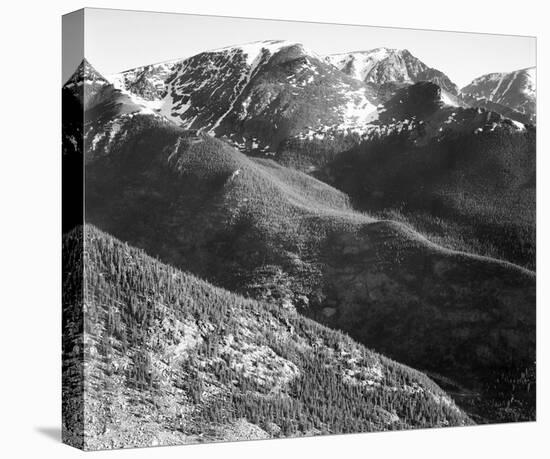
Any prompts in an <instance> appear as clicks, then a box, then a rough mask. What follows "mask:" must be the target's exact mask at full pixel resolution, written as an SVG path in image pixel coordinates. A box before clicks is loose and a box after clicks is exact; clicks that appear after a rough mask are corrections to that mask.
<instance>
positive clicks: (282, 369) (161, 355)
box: [62, 9, 536, 450]
mask: <svg viewBox="0 0 550 459" xmlns="http://www.w3.org/2000/svg"><path fill="white" fill-rule="evenodd" d="M367 19H368V18H365V20H367ZM535 45H536V42H535V38H534V37H519V36H504V35H483V34H467V33H451V32H440V31H427V30H407V29H395V28H380V27H365V26H350V25H345V26H344V25H337V24H318V23H305V22H290V21H287V22H285V21H271V20H259V19H242V18H230V17H213V16H197V15H184V14H166V13H154V12H139V11H120V10H105V9H83V10H79V11H76V12H73V13H70V14H67V15H65V16H64V17H63V82H62V102H63V123H62V124H63V132H62V145H63V152H62V169H63V236H62V238H63V244H62V245H63V441H64V442H66V443H67V444H69V445H72V446H75V447H78V448H81V449H85V450H98V449H111V448H127V447H143V446H157V445H181V444H189V443H199V442H217V441H235V440H250V439H271V438H286V437H297V436H311V435H326V434H343V433H352V432H353V433H356V432H372V431H387V430H400V429H419V428H422V429H424V428H433V427H454V426H473V425H476V424H487V423H502V422H518V421H534V420H535V417H536V395H535V394H536V378H535V373H536V372H535V347H536V333H535V328H536V327H535V324H536V298H535V253H536V252H535V250H536V249H535V216H536V215H535V164H536V140H535V139H536V110H535V108H536V107H535V105H536V92H535V91H536V86H535V84H536V83H535V72H536V68H535V65H536V62H535Z"/></svg>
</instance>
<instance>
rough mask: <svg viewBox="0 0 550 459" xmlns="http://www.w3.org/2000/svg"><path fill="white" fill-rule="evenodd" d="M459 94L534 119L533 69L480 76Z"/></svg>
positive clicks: (534, 92) (534, 80)
mask: <svg viewBox="0 0 550 459" xmlns="http://www.w3.org/2000/svg"><path fill="white" fill-rule="evenodd" d="M461 92H462V94H464V95H465V96H467V97H470V98H473V99H477V100H488V101H490V102H493V103H497V104H500V105H504V106H505V107H509V108H511V109H513V110H515V111H517V112H520V113H523V114H525V115H527V116H529V117H530V118H531V119H532V120H534V119H535V116H536V115H535V112H536V68H535V67H530V68H525V69H520V70H516V71H514V72H502V73H488V74H486V75H482V76H480V77H478V78H475V79H474V80H473V81H472V82H471V83H470V84H469V85H467V86H465V87H464V88H462V90H461Z"/></svg>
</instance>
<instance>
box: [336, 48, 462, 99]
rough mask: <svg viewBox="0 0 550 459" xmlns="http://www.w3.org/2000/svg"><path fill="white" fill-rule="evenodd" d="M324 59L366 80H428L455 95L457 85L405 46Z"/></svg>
mask: <svg viewBox="0 0 550 459" xmlns="http://www.w3.org/2000/svg"><path fill="white" fill-rule="evenodd" d="M326 60H327V62H329V63H331V64H332V65H334V66H335V67H336V68H337V69H339V70H341V71H342V72H344V73H346V74H347V75H350V76H351V77H353V78H356V79H358V80H361V81H365V82H367V83H374V84H379V85H380V84H384V83H416V82H419V81H431V82H433V83H436V84H437V85H439V86H440V87H441V88H442V89H445V90H446V91H448V92H450V93H452V94H457V93H458V88H457V86H456V85H455V84H454V83H453V82H452V81H451V80H450V79H449V77H447V76H446V75H445V74H444V73H443V72H440V71H439V70H436V69H433V68H430V67H428V66H427V65H426V64H424V63H423V62H422V61H421V60H420V59H418V58H416V57H415V56H413V55H412V54H411V53H410V52H409V51H408V50H407V49H393V48H375V49H371V50H366V51H354V52H351V53H343V54H332V55H329V56H327V57H326Z"/></svg>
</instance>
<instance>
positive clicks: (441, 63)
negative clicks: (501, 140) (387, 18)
mask: <svg viewBox="0 0 550 459" xmlns="http://www.w3.org/2000/svg"><path fill="white" fill-rule="evenodd" d="M360 19H361V18H358V20H360ZM368 19H369V18H364V20H365V22H367V21H368ZM84 28H85V40H84V49H85V56H86V58H87V59H88V60H89V61H90V63H91V64H92V65H93V66H94V67H95V68H96V69H97V70H98V71H99V72H101V73H103V74H110V73H116V72H120V71H122V70H126V69H129V68H133V67H138V66H141V65H145V64H151V63H156V62H162V61H166V60H172V59H176V58H184V57H189V56H192V55H194V54H197V53H200V52H201V51H205V50H209V49H215V48H220V47H224V46H228V45H232V44H240V43H247V42H251V41H258V40H267V39H284V40H290V41H297V42H300V43H303V44H304V45H305V46H306V47H308V48H310V49H312V50H313V51H315V52H317V53H319V54H322V55H324V54H333V53H343V52H347V51H357V50H366V49H372V48H378V47H381V46H384V47H390V48H406V49H408V50H409V51H410V52H411V53H412V54H413V55H415V56H416V57H418V58H419V59H420V60H422V61H423V62H424V63H426V64H427V65H429V66H430V67H434V68H436V69H438V70H441V71H442V72H444V73H445V74H447V75H448V76H449V78H451V80H453V81H454V82H455V83H456V84H458V86H459V87H462V86H464V85H466V84H468V83H469V82H470V81H471V80H472V79H473V78H475V77H477V76H480V75H482V74H485V73H490V72H505V71H511V70H517V69H521V68H525V67H531V66H534V65H536V49H535V47H536V44H535V43H536V42H535V39H534V38H533V37H518V36H509V35H488V34H471V33H457V32H434V31H427V30H416V29H396V28H383V27H368V26H349V25H334V24H319V23H305V22H291V21H270V20H256V19H239V18H225V17H216V16H198V15H185V14H168V13H151V12H140V11H122V10H106V9H95V8H87V9H86V10H85V27H84ZM77 60H78V58H75V62H74V63H72V65H71V63H68V65H67V66H64V70H63V78H64V80H66V79H67V78H69V76H70V74H71V73H72V71H73V70H74V68H76V66H77V65H78V63H79V62H77ZM71 69H72V70H71Z"/></svg>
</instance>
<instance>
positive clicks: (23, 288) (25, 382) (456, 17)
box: [0, 0, 550, 459]
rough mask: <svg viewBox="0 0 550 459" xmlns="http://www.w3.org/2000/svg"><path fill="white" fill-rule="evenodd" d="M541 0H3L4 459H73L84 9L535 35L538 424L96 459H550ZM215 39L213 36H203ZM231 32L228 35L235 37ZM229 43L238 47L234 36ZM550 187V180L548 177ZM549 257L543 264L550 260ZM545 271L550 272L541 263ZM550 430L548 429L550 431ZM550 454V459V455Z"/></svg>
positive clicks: (0, 294)
mask: <svg viewBox="0 0 550 459" xmlns="http://www.w3.org/2000/svg"><path fill="white" fill-rule="evenodd" d="M544 4H545V2H542V1H538V2H537V1H526V0H523V1H517V0H516V1H504V0H499V1H482V0H477V1H467V0H455V1H454V2H443V1H441V0H440V1H428V0H426V1H421V0H419V1H410V0H409V1H398V0H392V1H379V2H376V3H374V2H368V1H367V0H361V1H356V2H353V1H351V0H333V1H331V2H327V3H325V4H322V3H321V2H320V0H307V1H302V2H299V1H298V0H276V1H271V2H261V1H259V0H256V1H244V0H242V1H239V0H231V1H227V0H226V1H224V0H205V1H201V2H185V1H174V0H173V1H168V0H155V1H154V2H153V1H152V0H149V1H146V0H132V1H130V0H126V1H123V0H111V1H106V0H95V1H94V2H93V3H90V4H82V3H80V2H79V1H61V0H60V1H53V0H52V1H42V2H39V1H36V2H30V1H23V0H7V1H5V2H3V5H2V11H1V15H0V18H1V22H2V23H1V25H0V33H1V34H2V36H1V40H0V46H1V49H2V55H1V60H0V65H1V69H0V78H1V84H0V116H1V117H2V122H1V125H0V126H1V131H0V132H1V137H0V138H1V142H0V200H1V201H0V212H1V213H0V215H1V220H0V232H1V234H0V269H1V272H0V308H1V309H0V327H1V330H0V340H1V343H0V352H1V356H0V357H1V358H0V385H1V388H0V394H1V398H0V422H1V424H2V425H1V428H0V454H1V455H2V456H3V457H6V458H16V457H29V458H33V457H40V458H49V457H55V458H65V457H76V456H80V455H82V454H83V453H81V452H79V451H77V450H74V449H72V448H70V447H68V446H65V445H62V444H60V443H59V438H58V436H59V425H60V419H61V409H60V405H61V402H60V386H61V378H60V368H61V365H60V353H61V338H60V336H61V327H60V324H61V314H60V309H61V308H60V303H61V292H60V285H61V276H60V274H61V263H60V240H61V239H60V234H61V205H60V202H61V174H60V166H61V163H60V158H61V155H60V116H61V112H60V86H61V14H63V13H66V12H69V11H72V10H75V9H78V8H80V7H83V6H88V7H92V6H94V7H112V8H115V7H116V8H132V9H142V10H151V9H155V10H162V11H176V12H187V13H201V14H221V15H228V16H231V15H233V16H243V17H265V18H273V19H277V18H279V19H293V20H307V21H322V22H336V23H351V24H366V25H382V26H396V27H415V28H430V29H444V30H460V31H472V32H493V33H514V34H523V35H537V37H538V68H537V71H538V102H539V112H538V126H539V129H538V134H539V144H538V180H537V182H538V205H539V207H538V217H539V220H538V236H539V238H538V261H539V263H538V269H537V276H538V312H539V315H538V330H539V333H538V350H539V357H538V369H539V374H538V401H539V405H538V422H537V423H529V424H515V425H500V426H484V427H474V428H457V429H441V430H427V431H418V432H398V433H381V434H359V435H347V436H333V437H323V438H321V437H318V438H313V439H290V440H277V441H261V442H244V443H226V444H216V445H198V446H183V447H171V448H156V449H154V450H152V449H142V450H126V451H117V452H109V453H88V455H87V457H113V458H115V457H117V458H118V457H121V458H122V457H132V458H133V457H136V458H142V457H151V456H154V457H161V458H162V457H182V456H185V457H191V458H193V457H201V458H220V457H222V458H224V459H225V458H228V457H229V458H232V457H237V458H258V457H261V458H271V457H277V458H292V457H304V458H306V457H310V456H315V457H321V458H324V457H331V458H334V457H339V456H348V455H351V456H352V457H369V456H372V457H376V456H380V455H381V456H383V457H407V458H409V457H422V458H426V457H445V458H454V457H460V458H461V459H463V458H464V457H472V458H478V457H490V458H493V457H494V458H501V457H524V458H531V457H543V447H544V446H547V449H550V448H548V443H549V442H548V440H547V439H546V438H545V435H544V432H545V431H546V432H550V420H549V419H550V418H549V416H550V409H549V406H548V400H549V398H548V395H547V393H545V389H547V386H548V381H549V378H548V367H549V366H548V355H549V353H548V346H549V339H548V335H549V330H550V324H549V323H548V316H549V315H548V313H547V312H546V311H544V307H545V306H546V305H547V303H548V299H549V296H548V283H549V281H550V279H549V278H548V272H549V267H548V262H547V260H549V261H550V258H549V257H548V249H549V246H548V242H547V241H546V239H547V238H545V233H546V230H547V228H548V225H547V223H548V199H549V197H550V194H549V190H550V188H549V187H550V184H549V180H548V179H546V177H548V174H550V168H549V161H550V160H549V155H548V148H547V147H548V134H547V132H544V131H545V130H547V129H548V118H547V116H546V115H547V113H548V107H549V106H550V104H549V101H548V90H547V86H545V84H544V83H545V81H548V78H549V75H548V56H549V55H550V52H549V49H550V48H549V40H550V34H549V32H548V17H549V16H548V12H547V11H544ZM205 33H209V31H205ZM229 38H230V37H229ZM228 42H231V40H230V39H228ZM545 179H546V180H545ZM545 262H546V263H545ZM545 265H546V266H545ZM548 435H549V434H548V433H546V436H548ZM546 457H548V456H546Z"/></svg>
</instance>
